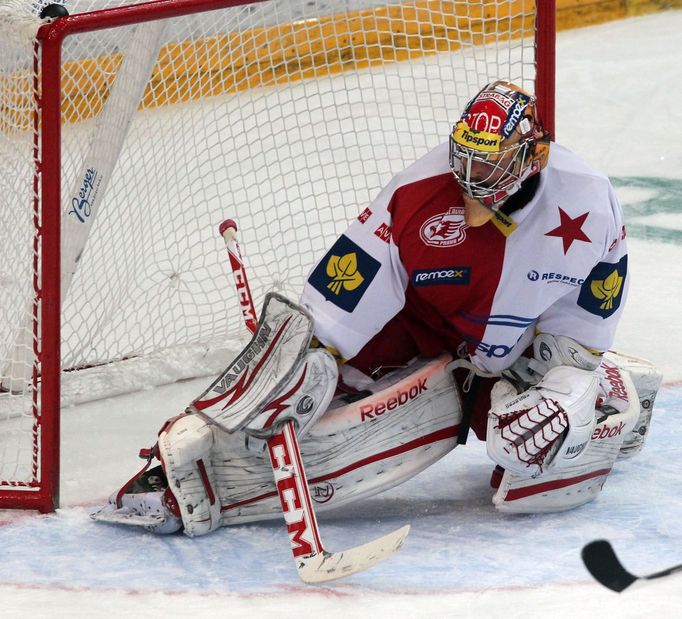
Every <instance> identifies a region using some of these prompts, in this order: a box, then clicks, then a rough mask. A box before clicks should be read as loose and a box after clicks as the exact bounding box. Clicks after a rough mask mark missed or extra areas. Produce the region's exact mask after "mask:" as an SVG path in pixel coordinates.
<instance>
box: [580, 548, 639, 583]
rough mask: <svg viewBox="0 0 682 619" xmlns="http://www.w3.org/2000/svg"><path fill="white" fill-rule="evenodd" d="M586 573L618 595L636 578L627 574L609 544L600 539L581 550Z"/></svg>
mask: <svg viewBox="0 0 682 619" xmlns="http://www.w3.org/2000/svg"><path fill="white" fill-rule="evenodd" d="M582 558H583V563H584V564H585V567H586V568H587V571H588V572H589V573H590V574H592V576H593V577H594V578H595V580H596V581H597V582H599V583H601V584H602V585H604V586H605V587H607V588H609V589H611V591H616V592H618V593H620V592H621V591H624V590H625V589H627V588H628V587H629V586H630V585H631V584H632V583H633V582H635V581H636V580H638V578H637V576H635V575H634V574H631V573H630V572H628V571H627V570H626V569H625V568H624V567H623V564H622V563H621V562H620V560H619V559H618V557H617V556H616V553H615V551H614V550H613V547H612V546H611V544H610V542H607V541H606V540H603V539H600V540H595V541H594V542H590V543H589V544H587V545H586V546H585V547H584V548H583V550H582Z"/></svg>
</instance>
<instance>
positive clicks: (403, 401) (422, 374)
mask: <svg viewBox="0 0 682 619" xmlns="http://www.w3.org/2000/svg"><path fill="white" fill-rule="evenodd" d="M449 361H451V358H450V357H449V356H448V355H443V356H441V357H439V358H438V359H434V360H430V361H424V360H422V361H419V362H418V363H417V364H414V365H410V366H409V368H407V369H406V370H405V371H402V372H399V373H392V374H390V375H389V376H387V377H385V378H384V379H382V380H381V381H378V382H377V383H376V384H375V389H376V390H377V391H376V392H375V393H374V394H373V395H371V396H368V397H366V398H364V399H361V400H359V401H356V402H352V403H346V402H344V401H343V399H340V398H336V399H335V400H334V401H333V402H332V405H331V407H330V409H329V410H328V411H327V413H326V414H325V415H324V416H323V417H322V418H321V419H320V420H319V421H318V422H317V423H316V424H315V425H314V426H313V427H312V428H311V430H310V432H309V433H308V435H307V436H306V437H305V439H304V440H303V441H301V445H300V446H301V453H302V456H303V462H304V465H305V469H306V475H307V477H308V480H309V485H310V493H311V496H312V499H313V501H314V502H315V509H316V511H325V510H328V509H333V508H336V507H340V506H342V505H347V504H349V503H352V502H354V501H357V500H359V499H362V498H365V497H368V496H372V495H374V494H377V493H378V492H382V491H384V490H387V489H389V488H392V487H393V486H396V485H398V484H400V483H402V482H403V481H405V480H407V479H409V478H410V477H412V476H414V475H416V474H417V473H419V472H420V471H422V470H423V469H425V468H426V467H428V466H430V465H431V464H432V463H433V462H435V461H436V460H438V459H439V458H441V457H442V456H444V455H445V454H446V453H448V452H449V451H451V450H452V449H453V448H454V447H455V443H456V438H457V430H458V426H459V423H460V421H461V406H460V401H459V395H458V393H457V390H456V387H455V385H454V380H453V378H452V375H451V372H450V370H449V368H448V363H449ZM266 457H267V456H265V455H256V454H253V453H251V452H249V451H247V450H246V449H245V448H244V446H243V444H242V443H240V442H239V441H238V440H235V436H234V435H232V436H230V435H227V434H217V435H216V444H215V448H214V457H213V459H212V466H213V470H214V473H215V475H216V479H217V483H218V486H219V494H220V500H221V503H222V516H221V524H222V525H223V526H226V525H231V524H240V523H243V522H252V521H256V520H264V519H268V518H281V508H280V505H279V499H278V497H277V492H276V490H275V485H274V481H273V476H272V470H271V467H270V464H269V463H268V462H267V460H266V459H265V458H266Z"/></svg>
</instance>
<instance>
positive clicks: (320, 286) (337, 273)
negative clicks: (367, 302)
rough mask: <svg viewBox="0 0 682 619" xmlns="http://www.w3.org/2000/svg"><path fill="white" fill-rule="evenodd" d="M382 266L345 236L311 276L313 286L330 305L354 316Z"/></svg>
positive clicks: (341, 237)
mask: <svg viewBox="0 0 682 619" xmlns="http://www.w3.org/2000/svg"><path fill="white" fill-rule="evenodd" d="M380 266H381V263H380V262H379V261H378V260H375V259H374V258H372V256H370V255H369V254H368V253H367V252H366V251H365V250H363V249H362V248H361V247H359V246H358V245H356V244H355V243H353V241H351V240H350V239H349V238H348V237H347V236H345V235H341V236H340V237H339V239H338V240H337V241H336V243H334V245H333V246H332V248H331V249H330V250H329V251H328V252H327V255H326V256H325V257H324V258H323V259H322V261H321V262H320V263H319V264H318V265H317V266H316V267H315V269H314V270H313V272H312V274H311V275H310V279H309V280H308V281H309V282H310V285H311V286H312V287H313V288H315V290H317V291H318V292H319V293H320V294H322V295H323V296H324V298H325V299H326V300H327V301H331V302H332V303H333V304H334V305H336V306H337V307H339V308H341V309H342V310H344V311H346V312H352V311H353V310H354V309H355V308H356V306H357V304H358V303H359V302H360V299H361V298H362V295H363V294H365V290H367V288H368V286H369V285H370V283H371V282H372V280H373V279H374V276H375V275H376V274H377V271H378V270H379V267H380Z"/></svg>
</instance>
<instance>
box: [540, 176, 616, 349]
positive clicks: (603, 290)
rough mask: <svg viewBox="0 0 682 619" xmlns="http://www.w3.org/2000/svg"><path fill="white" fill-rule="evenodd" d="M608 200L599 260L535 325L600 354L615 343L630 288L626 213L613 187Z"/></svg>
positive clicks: (609, 186) (541, 329)
mask: <svg viewBox="0 0 682 619" xmlns="http://www.w3.org/2000/svg"><path fill="white" fill-rule="evenodd" d="M608 201H609V204H610V209H609V210H607V211H606V213H605V225H604V236H603V238H602V239H601V242H602V253H601V256H600V260H599V261H598V262H597V263H596V264H595V265H593V266H592V268H591V270H590V271H589V273H588V274H587V276H586V277H585V278H584V281H583V282H582V284H581V285H580V286H579V287H577V288H575V289H573V290H572V291H571V292H570V293H569V294H567V295H565V296H563V297H561V298H560V299H558V300H557V301H556V302H555V303H554V304H553V305H552V306H550V307H549V308H548V309H547V310H546V311H545V312H543V314H542V315H541V316H540V317H539V320H538V322H537V325H536V330H537V331H539V332H541V333H551V334H552V335H566V336H568V337H571V338H573V339H574V340H576V341H577V342H579V343H580V344H582V345H583V346H586V347H589V348H593V349H595V350H597V351H599V352H604V351H606V350H608V349H609V348H610V347H611V345H612V344H613V340H614V336H615V332H616V326H617V325H618V321H619V320H620V317H621V314H622V311H623V307H624V305H625V299H626V297H627V291H628V287H629V277H628V269H627V267H628V254H627V243H626V238H625V236H626V233H625V225H624V223H623V213H622V210H621V207H620V205H619V203H618V199H617V198H616V195H615V192H614V190H613V187H612V186H611V185H610V184H609V185H608Z"/></svg>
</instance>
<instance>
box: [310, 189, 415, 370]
mask: <svg viewBox="0 0 682 619" xmlns="http://www.w3.org/2000/svg"><path fill="white" fill-rule="evenodd" d="M396 186H397V181H396V180H395V179H394V181H393V182H391V183H390V184H389V185H388V186H387V187H386V188H384V190H383V191H382V192H381V193H380V194H379V195H378V196H377V198H376V199H375V200H374V201H373V202H372V203H371V204H370V206H369V207H368V208H366V209H365V210H364V211H363V212H362V213H361V214H360V216H359V217H358V219H357V220H356V221H355V222H353V223H352V224H351V226H350V227H349V228H348V229H347V230H346V232H345V233H344V234H342V235H341V236H340V237H339V238H338V239H337V240H336V242H335V243H334V244H333V245H332V247H331V248H330V249H329V251H328V252H327V253H326V254H325V255H324V256H323V257H322V259H321V260H320V261H319V262H317V264H316V265H315V266H314V267H313V269H312V271H311V272H310V275H309V276H308V280H307V282H306V284H305V286H304V289H303V294H302V296H301V303H302V305H303V306H304V307H306V309H308V311H310V312H311V314H312V316H313V319H314V321H315V336H316V337H317V338H318V339H319V340H320V341H321V342H322V343H323V344H325V345H327V346H333V347H334V348H335V349H336V350H337V351H338V352H339V354H340V355H341V356H342V357H344V358H346V359H350V358H352V357H354V356H355V355H356V354H357V353H358V352H359V351H360V350H361V349H362V347H363V346H364V345H365V344H366V343H367V342H368V341H369V340H370V339H372V337H374V335H376V334H377V333H378V332H379V331H381V329H382V328H383V326H384V325H385V324H386V323H387V322H388V321H389V320H390V319H391V318H393V316H395V315H396V314H397V313H398V312H399V311H400V310H401V309H402V307H403V306H404V304H405V289H406V287H407V282H408V277H407V273H406V271H405V267H404V266H403V264H402V262H401V260H400V255H399V251H398V248H397V247H396V245H395V243H394V241H393V237H392V235H391V216H390V212H389V211H390V204H391V199H392V196H393V193H394V191H395V189H396Z"/></svg>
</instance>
